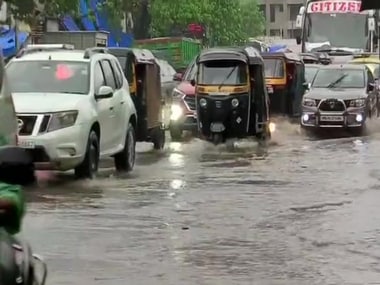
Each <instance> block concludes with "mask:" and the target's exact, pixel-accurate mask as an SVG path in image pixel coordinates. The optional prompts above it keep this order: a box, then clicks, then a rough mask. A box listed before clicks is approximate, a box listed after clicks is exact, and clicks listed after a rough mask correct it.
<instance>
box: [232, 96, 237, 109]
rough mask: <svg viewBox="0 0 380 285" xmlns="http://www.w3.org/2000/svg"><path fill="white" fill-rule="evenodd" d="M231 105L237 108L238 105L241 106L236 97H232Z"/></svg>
mask: <svg viewBox="0 0 380 285" xmlns="http://www.w3.org/2000/svg"><path fill="white" fill-rule="evenodd" d="M231 105H232V107H234V108H236V107H237V106H239V100H238V99H236V98H234V99H232V101H231Z"/></svg>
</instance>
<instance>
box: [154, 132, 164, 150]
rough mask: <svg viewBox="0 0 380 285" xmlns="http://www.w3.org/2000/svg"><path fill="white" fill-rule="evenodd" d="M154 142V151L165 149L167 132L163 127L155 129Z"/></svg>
mask: <svg viewBox="0 0 380 285" xmlns="http://www.w3.org/2000/svg"><path fill="white" fill-rule="evenodd" d="M152 142H153V148H154V149H157V150H160V149H163V148H164V146H165V130H164V129H162V128H161V127H157V128H155V129H154V130H153V134H152Z"/></svg>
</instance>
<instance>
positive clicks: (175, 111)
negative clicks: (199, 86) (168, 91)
mask: <svg viewBox="0 0 380 285" xmlns="http://www.w3.org/2000/svg"><path fill="white" fill-rule="evenodd" d="M182 114H183V110H182V108H181V106H179V105H177V104H175V105H172V106H171V114H170V120H172V121H177V120H178V119H179V118H181V116H182Z"/></svg>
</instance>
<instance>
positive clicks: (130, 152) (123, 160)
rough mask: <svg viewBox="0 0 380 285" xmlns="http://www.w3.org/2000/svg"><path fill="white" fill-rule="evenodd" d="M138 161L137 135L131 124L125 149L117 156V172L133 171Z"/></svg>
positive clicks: (115, 158)
mask: <svg viewBox="0 0 380 285" xmlns="http://www.w3.org/2000/svg"><path fill="white" fill-rule="evenodd" d="M135 159H136V135H135V129H134V128H133V125H132V124H131V123H129V125H128V129H127V134H126V136H125V144H124V148H123V150H122V151H121V152H119V153H118V154H116V155H115V157H114V160H115V168H116V170H117V171H125V172H129V171H131V170H132V169H133V167H134V165H135Z"/></svg>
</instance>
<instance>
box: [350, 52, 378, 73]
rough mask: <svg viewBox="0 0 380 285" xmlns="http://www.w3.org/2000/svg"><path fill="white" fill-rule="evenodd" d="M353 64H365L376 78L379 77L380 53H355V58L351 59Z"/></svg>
mask: <svg viewBox="0 0 380 285" xmlns="http://www.w3.org/2000/svg"><path fill="white" fill-rule="evenodd" d="M350 63H352V64H364V65H366V66H367V67H368V69H369V70H370V71H371V73H372V75H373V76H374V78H375V79H379V77H380V74H379V67H380V58H379V54H377V53H376V54H375V53H362V54H358V55H354V58H353V59H352V60H351V61H350Z"/></svg>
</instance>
